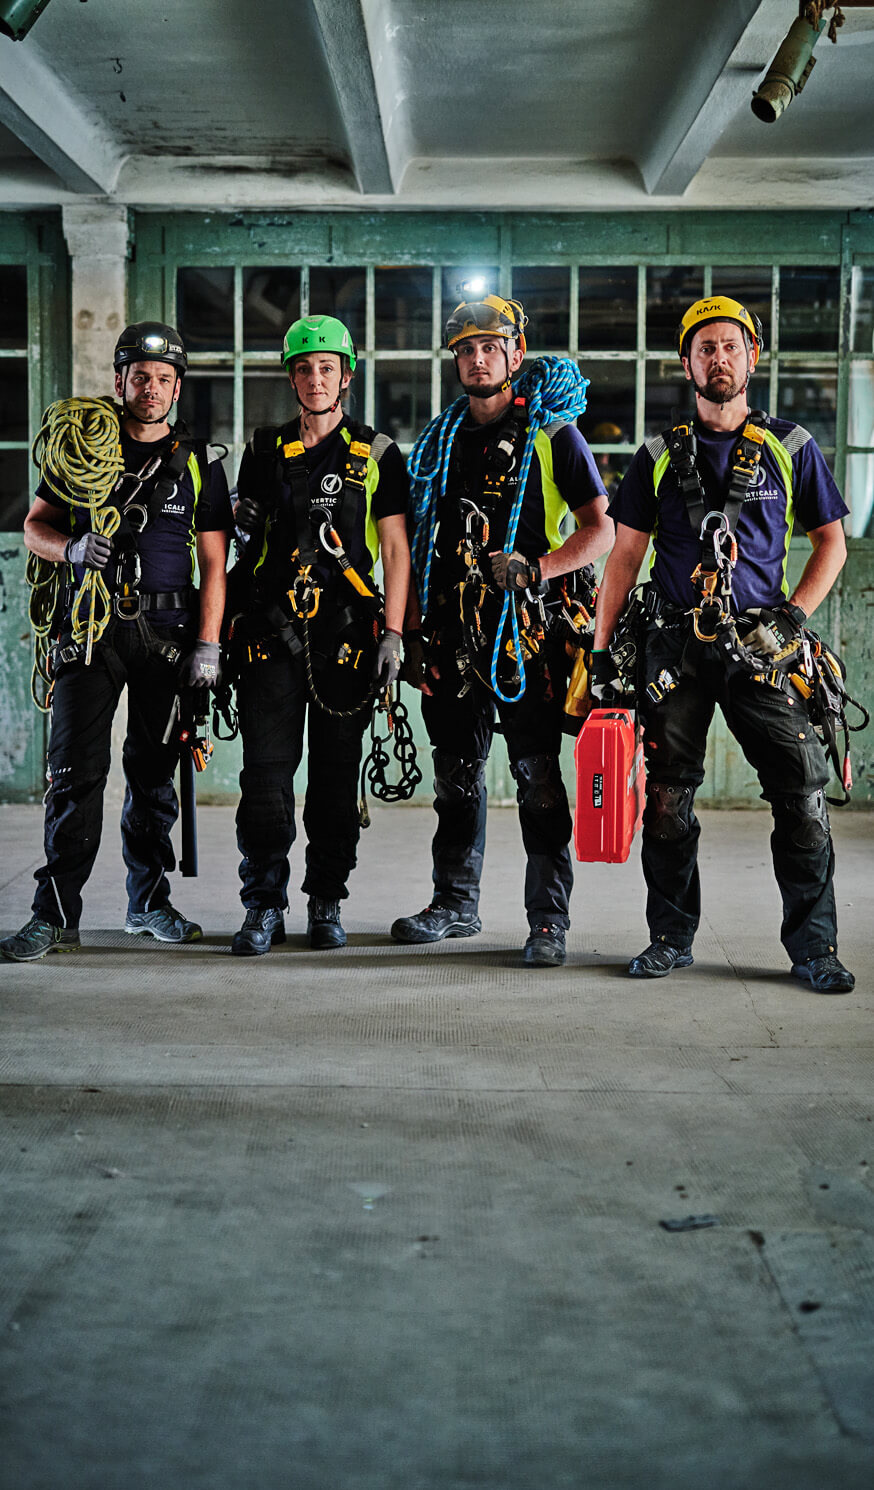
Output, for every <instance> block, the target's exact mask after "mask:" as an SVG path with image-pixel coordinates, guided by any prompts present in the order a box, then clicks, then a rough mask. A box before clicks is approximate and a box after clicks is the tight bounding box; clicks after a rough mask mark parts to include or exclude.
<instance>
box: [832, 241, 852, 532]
mask: <svg viewBox="0 0 874 1490" xmlns="http://www.w3.org/2000/svg"><path fill="white" fill-rule="evenodd" d="M852 276H853V255H852V250H851V247H850V242H849V230H848V228H847V227H846V226H844V227H843V228H842V229H841V280H840V290H839V292H838V304H839V305H840V307H841V313H840V320H839V323H838V386H837V407H836V409H835V447H836V448H835V481H836V482H837V484H838V486H839V488H840V490H841V491H843V490H844V488H845V486H846V481H847V435H848V433H849V428H848V427H849V417H850V351H851V348H850V309H851V307H850V295H851V293H852ZM851 521H852V519H851Z"/></svg>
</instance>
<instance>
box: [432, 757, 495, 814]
mask: <svg viewBox="0 0 874 1490" xmlns="http://www.w3.org/2000/svg"><path fill="white" fill-rule="evenodd" d="M433 758H434V795H435V797H436V798H437V799H438V801H440V802H462V801H465V800H466V799H470V800H475V799H476V798H477V797H478V796H479V795H480V792H481V791H482V789H483V782H484V781H485V774H486V763H485V761H481V760H463V759H462V757H461V756H460V755H448V754H447V753H446V751H443V750H435V751H434V752H433Z"/></svg>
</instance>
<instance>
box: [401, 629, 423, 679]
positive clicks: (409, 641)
mask: <svg viewBox="0 0 874 1490" xmlns="http://www.w3.org/2000/svg"><path fill="white" fill-rule="evenodd" d="M427 676H428V652H427V649H426V647H425V639H424V637H423V636H422V633H421V631H407V632H406V633H405V634H404V665H403V667H402V668H401V678H402V679H403V681H404V682H405V683H409V685H410V687H411V688H421V687H422V684H423V683H424V682H425V680H426V678H427Z"/></svg>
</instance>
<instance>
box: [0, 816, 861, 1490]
mask: <svg viewBox="0 0 874 1490" xmlns="http://www.w3.org/2000/svg"><path fill="white" fill-rule="evenodd" d="M702 816H703V820H704V837H703V862H702V868H703V877H704V895H705V911H706V919H705V921H704V924H703V926H702V929H701V933H700V935H699V938H698V941H697V943H696V948H695V956H696V961H695V966H694V967H693V968H691V969H689V970H687V971H683V972H679V973H677V974H675V975H674V976H673V977H672V978H670V979H667V980H665V981H664V982H660V983H651V982H644V983H638V982H632V981H629V980H628V979H627V978H626V977H625V976H624V964H625V962H626V960H627V958H628V956H629V955H631V954H633V953H634V952H635V951H638V950H639V949H640V947H641V946H642V945H644V943H645V941H646V936H645V929H644V922H643V914H642V905H643V894H642V880H641V875H640V869H639V865H638V862H637V852H636V849H635V850H634V851H633V854H632V860H631V862H629V864H627V865H615V866H589V865H586V866H578V869H577V883H576V888H575V893H574V906H573V910H574V927H573V930H572V933H571V936H570V940H569V950H570V957H569V963H568V966H567V967H566V968H565V969H562V970H558V971H548V972H540V973H531V972H526V971H524V970H523V969H522V968H521V966H520V965H519V961H518V949H519V946H520V945H521V942H522V940H523V939H524V927H523V926H522V918H521V914H520V909H521V878H522V862H521V853H520V847H519V837H518V828H517V825H516V819H515V814H514V813H512V812H508V811H493V812H492V814H491V817H490V823H489V851H488V857H487V868H486V875H485V892H484V897H483V900H484V903H483V921H484V926H485V929H484V931H483V934H482V935H481V936H480V937H478V938H476V939H475V940H471V941H461V942H452V943H445V944H443V945H440V946H437V947H433V948H430V949H427V948H425V949H416V948H400V947H397V946H395V945H393V944H392V943H391V942H390V941H389V940H388V937H387V935H386V927H387V925H388V923H389V922H390V921H391V919H392V918H393V917H394V916H395V915H397V914H399V913H404V912H409V911H411V910H415V909H418V908H420V907H421V906H422V905H423V904H425V902H426V901H427V899H428V889H429V859H428V840H429V837H430V832H431V814H430V811H429V810H427V809H418V808H414V809H406V808H382V809H380V810H377V811H375V813H374V824H373V826H372V827H371V828H370V830H369V831H368V832H367V833H366V834H365V835H364V837H363V840H362V850H361V864H360V867H359V869H358V871H357V873H356V876H355V878H354V881H353V887H352V898H351V899H350V901H349V903H348V908H347V914H346V916H345V917H344V920H345V923H346V925H347V929H348V930H349V932H350V945H349V947H348V948H347V949H346V950H344V951H342V952H338V953H328V954H326V953H322V954H318V953H313V952H310V951H309V950H308V949H307V948H306V946H305V945H304V942H303V939H302V936H301V932H302V929H303V911H304V907H303V902H302V900H301V899H300V898H299V897H296V899H295V903H294V905H293V908H292V913H291V915H290V917H289V929H290V932H291V933H292V934H291V936H290V939H289V942H288V944H287V945H286V946H285V947H284V948H279V949H276V950H274V951H273V952H272V953H271V954H270V955H269V956H268V957H266V958H263V959H258V960H257V961H249V960H246V961H243V960H237V959H231V958H230V957H229V956H228V947H229V941H230V936H231V934H232V932H233V931H234V929H235V928H236V926H237V925H238V924H239V921H240V919H241V913H240V909H239V905H238V902H237V899H236V896H237V881H236V862H235V852H234V847H233V821H232V813H231V811H230V810H228V809H219V808H213V809H205V810H202V812H201V824H200V830H201V877H200V878H199V879H198V880H188V881H178V882H177V886H176V888H174V900H175V901H176V902H177V903H178V904H179V905H180V907H181V908H182V909H183V910H184V911H185V913H186V914H187V915H190V916H194V917H197V918H198V919H200V920H202V921H203V923H204V927H205V939H204V941H203V943H202V944H200V945H198V946H196V947H191V948H178V949H175V950H174V949H164V948H161V947H160V946H158V945H156V944H154V943H150V944H148V945H147V944H145V943H143V942H141V941H139V940H137V941H134V940H133V939H131V938H128V937H125V936H124V935H122V934H121V933H120V932H119V930H118V928H119V927H120V926H121V925H122V923H123V916H124V894H123V885H122V872H121V862H120V856H119V851H118V838H117V831H116V829H115V826H114V823H115V821H117V810H116V809H113V810H112V812H111V813H110V814H109V828H108V831H107V842H106V843H105V845H104V848H103V850H102V851H101V856H100V859H99V862H98V868H97V871H96V872H95V876H94V878H93V880H92V883H91V885H90V886H89V889H88V891H87V905H86V915H85V918H84V923H83V924H84V929H85V937H84V940H85V947H84V949H83V951H82V952H81V953H78V954H74V955H67V956H64V957H60V956H52V957H50V958H48V959H46V960H45V961H44V962H42V963H37V964H34V965H32V966H25V967H20V966H16V965H13V964H9V963H3V964H2V965H0V1022H2V1056H0V1060H2V1067H0V1100H2V1107H3V1127H2V1133H3V1140H2V1180H3V1202H2V1204H3V1214H2V1226H0V1241H2V1268H0V1288H2V1294H3V1307H4V1323H3V1331H2V1345H0V1352H2V1380H3V1396H2V1406H0V1485H2V1487H3V1490H145V1487H149V1490H151V1487H160V1490H483V1487H487V1490H564V1487H567V1490H608V1487H609V1490H668V1487H671V1490H693V1487H694V1490H698V1487H701V1486H704V1487H707V1490H824V1487H836V1490H871V1486H872V1484H874V1184H872V1178H871V1176H872V1170H871V1168H870V1167H869V1166H871V1165H874V1128H872V1121H874V1100H872V1054H874V1030H872V1022H871V1015H872V1012H874V989H872V976H871V974H872V967H874V955H872V954H874V886H872V876H871V849H870V842H871V824H872V819H871V818H870V817H869V816H866V815H864V814H855V815H844V816H841V815H840V814H839V813H835V814H834V816H835V837H836V840H837V845H838V881H837V884H838V899H839V904H840V915H841V926H842V935H841V952H842V955H843V957H844V960H845V961H846V962H847V963H848V964H849V965H850V966H851V967H853V968H854V970H855V972H856V974H857V978H858V984H857V988H856V991H855V992H854V993H853V994H850V995H849V996H846V997H841V998H826V997H822V996H818V995H815V994H813V993H811V992H810V991H809V990H807V989H805V988H804V987H803V986H801V985H799V984H797V983H795V982H794V981H793V980H792V979H791V978H790V977H789V976H788V975H787V974H788V964H787V962H786V959H785V956H784V954H783V952H782V950H781V948H780V945H779V942H778V938H777V924H778V910H777V895H776V890H775V887H774V885H773V882H772V879H771V875H770V870H769V864H768V850H767V838H768V828H769V819H768V818H767V817H766V816H765V815H763V814H761V813H754V812H749V813H712V812H711V813H704V814H702ZM0 831H2V841H3V845H4V851H3V864H2V872H0V880H2V882H3V883H2V889H0V925H2V926H3V928H5V929H11V928H14V927H16V926H18V925H19V924H20V923H21V922H22V921H24V920H25V919H26V918H27V915H28V912H29V904H30V895H31V874H32V871H33V869H34V867H35V866H36V864H37V863H38V861H39V858H40V836H41V818H40V813H39V810H38V809H35V808H22V807H18V808H10V807H7V808H2V809H0ZM299 879H300V857H299V854H298V852H297V850H296V851H295V863H294V878H293V883H298V882H299ZM705 1213H706V1214H711V1215H713V1216H715V1217H716V1218H717V1224H716V1225H714V1226H712V1227H710V1228H705V1229H697V1230H686V1231H677V1232H670V1231H667V1230H665V1229H663V1228H662V1227H661V1226H660V1224H659V1223H660V1221H662V1220H669V1219H674V1218H685V1217H688V1216H690V1215H701V1214H705Z"/></svg>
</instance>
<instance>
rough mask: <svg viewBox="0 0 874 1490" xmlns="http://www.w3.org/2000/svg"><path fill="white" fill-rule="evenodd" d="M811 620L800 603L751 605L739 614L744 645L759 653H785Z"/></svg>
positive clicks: (777, 655) (773, 654)
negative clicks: (805, 624) (772, 605)
mask: <svg viewBox="0 0 874 1490" xmlns="http://www.w3.org/2000/svg"><path fill="white" fill-rule="evenodd" d="M806 620H807V617H806V615H805V614H804V611H803V610H802V609H801V606H800V605H789V604H788V603H787V604H786V605H785V606H781V607H780V608H779V610H769V609H768V608H767V607H766V606H758V605H756V606H751V607H750V609H749V610H745V611H744V612H743V614H742V615H741V616H739V617H738V628H737V629H738V634H739V636H740V638H741V641H742V642H743V644H744V646H745V647H746V648H747V649H748V650H749V651H750V652H754V653H755V654H756V656H757V657H765V658H767V657H785V656H786V655H787V654H791V652H792V649H793V645H794V643H796V642H797V641H798V638H799V637H800V635H801V628H802V626H803V625H804V622H805V621H806Z"/></svg>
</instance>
